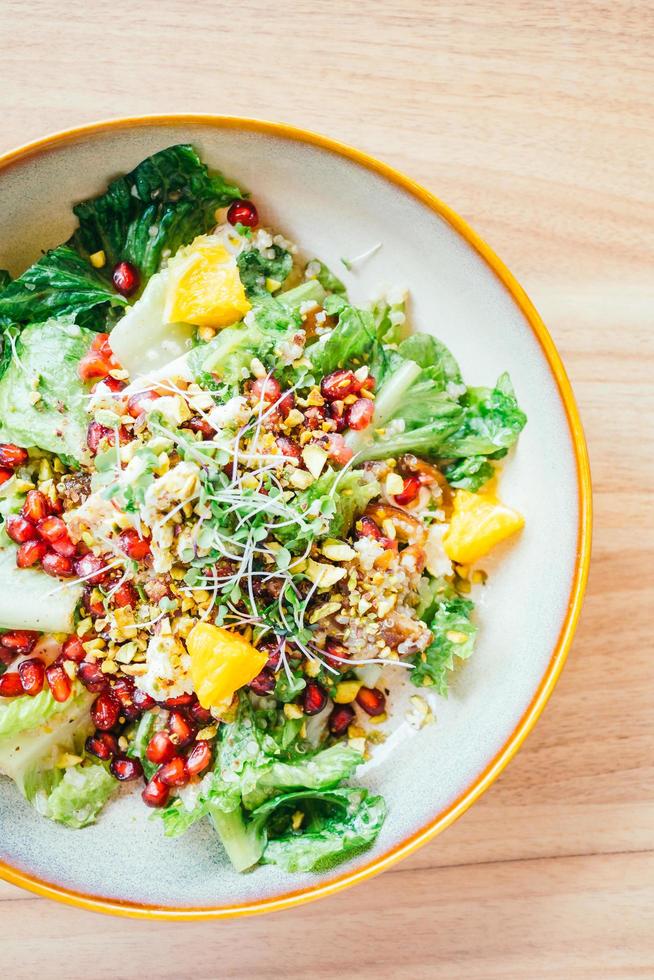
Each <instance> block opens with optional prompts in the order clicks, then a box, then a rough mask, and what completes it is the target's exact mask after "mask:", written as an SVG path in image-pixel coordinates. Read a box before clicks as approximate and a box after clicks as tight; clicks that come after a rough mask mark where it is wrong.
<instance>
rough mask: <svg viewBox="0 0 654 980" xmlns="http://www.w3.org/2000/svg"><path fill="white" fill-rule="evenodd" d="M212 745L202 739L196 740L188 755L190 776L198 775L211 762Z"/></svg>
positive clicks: (187, 763)
mask: <svg viewBox="0 0 654 980" xmlns="http://www.w3.org/2000/svg"><path fill="white" fill-rule="evenodd" d="M211 754H212V753H211V745H210V744H209V742H205V741H204V740H202V739H201V740H200V741H199V742H196V743H195V745H194V746H193V748H192V749H191V751H190V752H189V754H188V755H187V757H186V769H187V772H188V774H189V776H197V775H198V774H199V773H201V772H204V770H205V769H206V768H207V767H208V766H209V765H210V764H211Z"/></svg>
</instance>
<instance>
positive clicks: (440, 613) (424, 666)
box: [411, 595, 477, 696]
mask: <svg viewBox="0 0 654 980" xmlns="http://www.w3.org/2000/svg"><path fill="white" fill-rule="evenodd" d="M473 609H474V604H473V603H472V602H471V601H470V600H469V599H463V598H462V597H461V596H456V595H455V596H449V597H447V598H445V599H443V600H442V601H441V602H439V603H437V605H436V609H435V611H434V612H433V615H431V616H429V614H427V615H423V617H422V618H423V619H424V620H425V622H426V623H427V625H428V626H429V628H430V630H431V631H432V641H431V643H430V644H429V646H428V647H427V649H426V650H425V651H424V652H423V653H420V654H417V655H416V657H415V659H414V661H413V662H414V664H415V669H414V670H412V671H411V682H412V683H413V684H415V685H416V686H417V687H435V688H436V690H437V692H438V693H439V694H441V695H443V696H445V695H446V694H447V688H448V675H449V673H450V671H452V670H454V667H455V664H456V661H457V660H467V658H468V657H469V656H470V655H471V654H472V652H473V650H474V645H475V637H476V635H477V627H476V626H475V625H474V623H472V622H471V620H470V616H471V614H472V611H473Z"/></svg>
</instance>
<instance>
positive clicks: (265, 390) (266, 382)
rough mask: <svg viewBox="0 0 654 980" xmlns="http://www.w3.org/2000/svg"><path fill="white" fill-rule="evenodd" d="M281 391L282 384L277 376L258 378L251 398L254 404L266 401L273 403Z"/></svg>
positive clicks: (253, 386)
mask: <svg viewBox="0 0 654 980" xmlns="http://www.w3.org/2000/svg"><path fill="white" fill-rule="evenodd" d="M281 393H282V389H281V385H280V383H279V381H277V380H276V379H275V378H257V380H256V381H255V382H254V383H253V385H252V388H251V389H250V400H251V401H252V402H253V403H254V404H258V403H259V402H261V401H264V402H268V404H269V405H272V403H273V402H276V401H277V399H278V398H279V396H280V395H281ZM287 414H288V413H287Z"/></svg>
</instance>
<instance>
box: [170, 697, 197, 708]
mask: <svg viewBox="0 0 654 980" xmlns="http://www.w3.org/2000/svg"><path fill="white" fill-rule="evenodd" d="M194 701H195V695H194V694H180V695H178V696H177V697H176V698H166V700H165V701H164V705H165V706H166V707H167V708H187V707H188V706H189V705H190V704H193V702H194Z"/></svg>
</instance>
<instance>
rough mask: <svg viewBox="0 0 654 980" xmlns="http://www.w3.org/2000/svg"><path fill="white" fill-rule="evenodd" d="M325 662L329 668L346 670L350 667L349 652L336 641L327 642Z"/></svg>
mask: <svg viewBox="0 0 654 980" xmlns="http://www.w3.org/2000/svg"><path fill="white" fill-rule="evenodd" d="M325 660H326V661H327V663H328V664H329V666H330V667H335V668H336V670H348V669H349V667H350V653H349V650H348V648H347V647H346V646H344V645H343V644H342V643H339V642H338V640H327V642H326V643H325Z"/></svg>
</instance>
